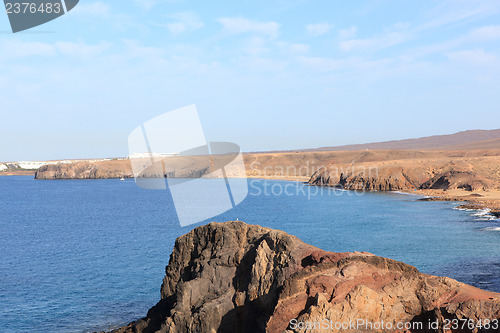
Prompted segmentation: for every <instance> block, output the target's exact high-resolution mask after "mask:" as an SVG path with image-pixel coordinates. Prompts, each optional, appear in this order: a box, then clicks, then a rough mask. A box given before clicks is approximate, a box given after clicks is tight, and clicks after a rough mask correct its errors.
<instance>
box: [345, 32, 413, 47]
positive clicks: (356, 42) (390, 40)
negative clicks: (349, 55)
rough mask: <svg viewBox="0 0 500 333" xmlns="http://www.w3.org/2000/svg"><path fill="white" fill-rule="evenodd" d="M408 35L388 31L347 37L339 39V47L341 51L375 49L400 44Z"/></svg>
mask: <svg viewBox="0 0 500 333" xmlns="http://www.w3.org/2000/svg"><path fill="white" fill-rule="evenodd" d="M407 38H408V36H407V35H406V34H404V33H401V32H389V33H386V34H384V35H381V36H377V37H373V38H366V39H349V40H345V41H341V42H340V43H339V48H340V49H341V50H343V51H355V50H362V51H377V50H381V49H384V48H387V47H391V46H394V45H397V44H400V43H402V42H404V41H405V40H407Z"/></svg>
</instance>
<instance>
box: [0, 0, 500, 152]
mask: <svg viewBox="0 0 500 333" xmlns="http://www.w3.org/2000/svg"><path fill="white" fill-rule="evenodd" d="M499 11H500V2H499V1H481V0H477V1H379V0H377V1H316V0H310V1H299V0H286V1H281V0H277V1H257V0H256V1H238V2H236V1H182V0H120V1H93V0H81V1H80V4H79V5H78V6H77V7H76V8H75V9H74V10H72V11H71V12H69V13H68V14H67V15H65V16H63V17H61V18H59V19H57V20H54V21H52V22H49V23H47V24H45V25H43V26H39V27H37V28H34V29H31V30H28V31H27V32H22V33H18V34H12V33H10V32H9V29H10V26H9V23H8V19H7V15H5V14H3V15H0V88H1V89H0V101H1V102H2V105H1V123H0V142H1V150H0V161H14V160H45V159H60V158H80V157H81V158H85V157H106V156H125V155H127V137H128V134H129V133H130V132H131V131H132V130H133V129H134V128H135V127H136V126H138V125H139V124H141V123H143V122H144V121H146V120H148V119H150V118H152V117H154V116H156V115H159V114H162V113H164V112H167V111H169V110H172V109H176V108H179V107H182V106H185V105H189V104H196V106H197V108H198V111H199V114H200V118H201V121H202V123H203V126H204V130H205V135H206V137H207V139H208V140H209V141H230V142H234V143H237V144H239V145H240V146H241V147H242V149H243V150H244V151H258V150H274V149H293V148H309V147H319V146H331V145H340V144H349V143H363V142H372V141H384V140H390V139H403V138H413V137H421V136H427V135H433V134H446V133H453V132H457V131H461V130H467V129H493V128H499V127H500V122H499V120H500V116H499V114H500V112H499V111H500V110H499V105H500V103H499V102H500V93H499V92H500V13H499Z"/></svg>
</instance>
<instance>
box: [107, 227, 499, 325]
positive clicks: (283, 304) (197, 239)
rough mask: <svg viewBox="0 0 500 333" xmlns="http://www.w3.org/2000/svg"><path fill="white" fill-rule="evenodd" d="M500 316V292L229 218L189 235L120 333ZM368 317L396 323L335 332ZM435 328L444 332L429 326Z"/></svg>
mask: <svg viewBox="0 0 500 333" xmlns="http://www.w3.org/2000/svg"><path fill="white" fill-rule="evenodd" d="M498 318H500V294H497V293H492V292H487V291H483V290H480V289H477V288H474V287H472V286H468V285H465V284H463V283H460V282H457V281H455V280H452V279H449V278H446V277H436V276H430V275H426V274H422V273H420V272H419V271H418V270H417V269H416V268H414V267H412V266H409V265H406V264H404V263H402V262H398V261H394V260H391V259H386V258H382V257H377V256H375V255H372V254H370V253H365V252H354V253H333V252H326V251H322V250H320V249H318V248H316V247H314V246H311V245H308V244H305V243H303V242H302V241H300V240H299V239H298V238H296V237H294V236H291V235H289V234H287V233H285V232H283V231H278V230H272V229H268V228H263V227H260V226H256V225H247V224H245V223H243V222H227V223H210V224H208V225H205V226H201V227H198V228H196V229H194V230H192V231H191V232H189V233H188V234H186V235H184V236H182V237H179V238H178V239H177V240H176V243H175V247H174V249H173V252H172V254H171V256H170V261H169V264H168V266H167V267H166V275H165V278H164V280H163V284H162V287H161V300H160V301H159V302H158V304H156V305H155V306H154V307H152V308H151V309H150V310H149V312H148V314H147V317H145V318H143V319H140V320H138V321H136V322H133V323H131V324H129V325H128V326H126V327H123V328H120V329H117V330H115V331H114V332H117V333H125V332H171V333H174V332H200V333H207V332H221V333H222V332H231V333H232V332H249V333H250V332H251V333H256V332H288V333H291V332H320V331H321V332H324V330H319V329H307V328H306V325H307V323H314V322H324V321H325V320H326V321H328V322H329V323H331V325H332V326H331V329H329V330H327V331H328V332H392V331H395V330H394V329H387V328H388V327H389V326H388V325H389V324H388V323H390V325H392V327H397V326H396V325H398V323H403V324H404V323H409V324H407V325H413V326H412V327H418V326H416V325H418V324H416V323H420V322H422V325H424V326H423V327H424V328H425V329H422V330H418V329H416V330H415V329H412V330H407V331H406V332H443V320H445V319H470V320H473V321H475V322H477V321H478V320H479V319H482V320H483V321H484V319H490V320H492V319H498ZM358 320H364V322H365V325H367V324H368V323H371V324H372V325H373V324H375V325H376V323H381V322H382V320H383V322H384V323H385V325H386V326H384V328H383V329H373V330H365V331H363V330H361V329H360V327H357V329H356V330H352V329H351V330H342V329H341V328H339V329H338V327H336V326H335V323H340V324H342V323H349V322H357V321H358ZM429 322H437V325H438V327H437V328H436V329H434V328H429V329H427V326H428V323H429ZM299 323H302V326H301V325H300V324H299ZM337 325H338V324H337ZM364 327H366V326H363V328H364ZM400 332H403V330H401V331H400ZM449 332H498V330H495V329H493V328H492V327H490V329H489V330H485V329H483V330H479V329H476V328H474V329H467V328H466V329H465V330H460V331H459V330H452V331H449Z"/></svg>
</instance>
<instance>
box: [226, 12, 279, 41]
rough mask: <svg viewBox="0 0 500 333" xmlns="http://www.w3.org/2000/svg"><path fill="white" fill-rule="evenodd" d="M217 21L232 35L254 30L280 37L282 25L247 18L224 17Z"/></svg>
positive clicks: (254, 31)
mask: <svg viewBox="0 0 500 333" xmlns="http://www.w3.org/2000/svg"><path fill="white" fill-rule="evenodd" d="M217 21H218V22H219V23H220V24H222V25H223V26H224V30H225V32H226V33H229V34H232V35H237V34H242V33H247V32H253V33H258V34H263V35H266V36H268V37H269V38H276V37H278V34H279V29H280V26H281V25H280V24H279V23H276V22H258V21H253V20H248V19H245V18H231V17H222V18H219V19H217Z"/></svg>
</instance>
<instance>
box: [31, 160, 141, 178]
mask: <svg viewBox="0 0 500 333" xmlns="http://www.w3.org/2000/svg"><path fill="white" fill-rule="evenodd" d="M124 162H127V163H124ZM117 166H119V167H117ZM122 177H124V178H131V177H134V175H133V173H132V169H131V168H130V163H128V161H104V162H94V163H88V162H77V163H67V164H49V165H44V166H41V167H40V168H39V169H38V170H37V171H36V173H35V179H108V178H122Z"/></svg>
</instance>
